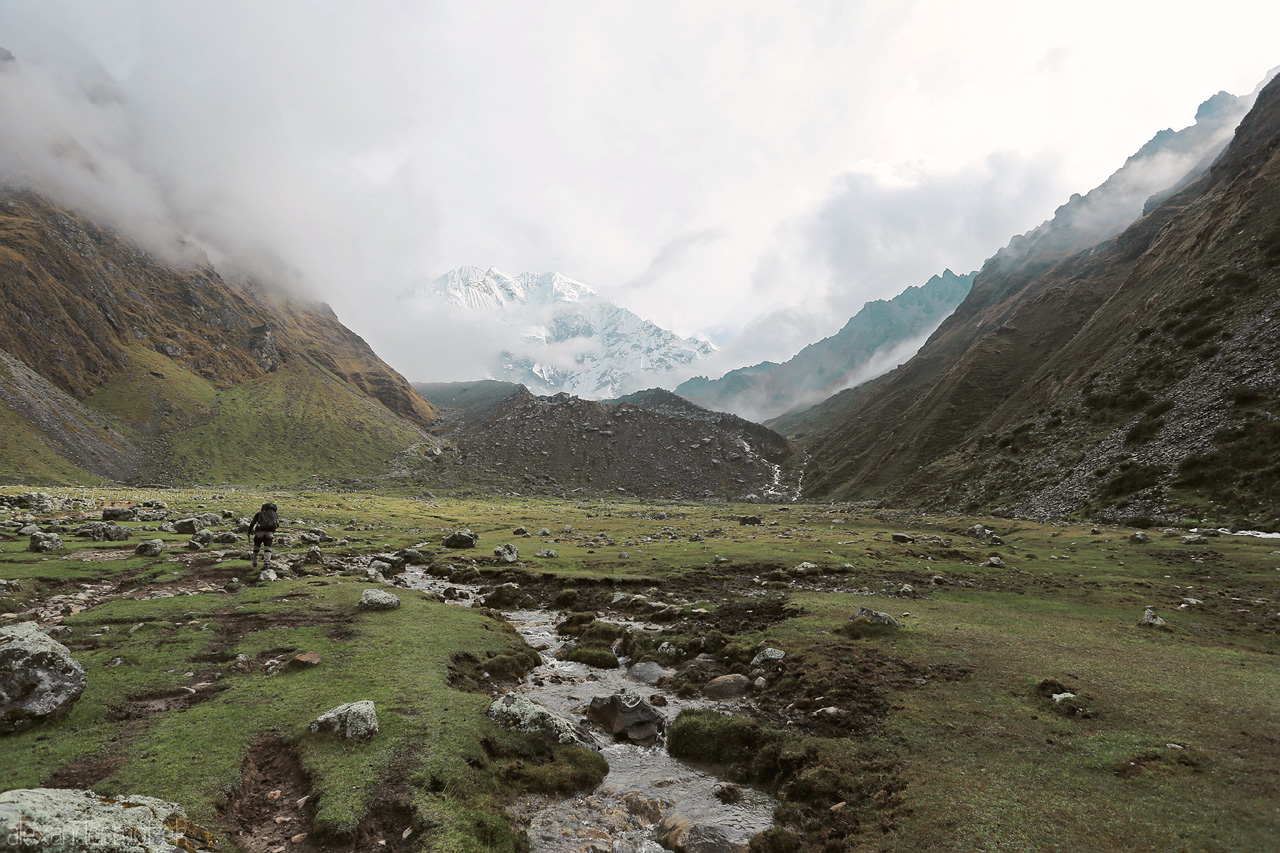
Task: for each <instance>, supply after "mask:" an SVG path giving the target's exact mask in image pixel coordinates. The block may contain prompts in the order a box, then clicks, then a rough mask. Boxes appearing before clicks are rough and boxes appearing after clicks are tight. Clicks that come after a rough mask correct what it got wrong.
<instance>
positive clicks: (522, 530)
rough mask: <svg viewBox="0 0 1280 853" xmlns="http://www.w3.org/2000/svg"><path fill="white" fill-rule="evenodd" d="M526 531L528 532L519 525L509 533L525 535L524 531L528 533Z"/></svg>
mask: <svg viewBox="0 0 1280 853" xmlns="http://www.w3.org/2000/svg"><path fill="white" fill-rule="evenodd" d="M528 532H529V531H528V530H527V529H525V528H524V527H523V526H521V527H517V528H516V529H515V530H513V531H511V535H512V536H524V535H525V534H526V533H528Z"/></svg>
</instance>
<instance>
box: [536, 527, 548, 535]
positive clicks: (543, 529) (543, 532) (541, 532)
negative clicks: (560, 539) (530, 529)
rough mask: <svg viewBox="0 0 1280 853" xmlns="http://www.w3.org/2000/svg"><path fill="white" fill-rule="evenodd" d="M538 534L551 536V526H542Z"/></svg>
mask: <svg viewBox="0 0 1280 853" xmlns="http://www.w3.org/2000/svg"><path fill="white" fill-rule="evenodd" d="M538 535H539V536H550V535H551V528H549V527H544V528H542V529H541V530H539V531H538Z"/></svg>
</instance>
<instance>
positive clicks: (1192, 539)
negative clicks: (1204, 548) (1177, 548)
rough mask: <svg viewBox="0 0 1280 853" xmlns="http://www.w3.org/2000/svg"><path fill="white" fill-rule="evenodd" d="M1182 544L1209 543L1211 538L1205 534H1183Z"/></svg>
mask: <svg viewBox="0 0 1280 853" xmlns="http://www.w3.org/2000/svg"><path fill="white" fill-rule="evenodd" d="M1182 544H1183V545H1208V544H1209V540H1208V538H1206V537H1204V536H1200V535H1198V534H1193V535H1191V536H1183V537H1182Z"/></svg>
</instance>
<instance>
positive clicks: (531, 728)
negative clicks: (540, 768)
mask: <svg viewBox="0 0 1280 853" xmlns="http://www.w3.org/2000/svg"><path fill="white" fill-rule="evenodd" d="M489 716H490V717H491V718H493V719H494V720H496V721H497V722H498V724H499V725H501V726H502V727H503V728H506V729H511V730H513V731H518V732H525V733H526V734H536V735H541V736H542V737H544V738H546V739H547V740H549V741H551V742H552V743H565V744H570V743H576V744H578V745H580V746H585V747H587V748H588V749H594V750H597V751H598V750H599V749H600V744H599V743H597V742H596V739H595V738H594V737H593V736H592V735H591V734H590V733H589V732H587V731H586V730H585V729H583V728H582V727H581V726H578V725H575V724H574V723H571V722H570V721H569V720H566V719H565V718H564V717H561V716H558V715H556V714H553V713H552V712H550V711H548V710H547V709H546V708H544V707H542V706H541V705H539V704H538V703H537V702H534V701H533V700H532V699H529V698H527V697H525V696H521V695H519V694H517V693H508V694H507V695H506V696H503V697H502V698H500V699H497V700H496V701H494V703H493V704H491V705H490V706H489Z"/></svg>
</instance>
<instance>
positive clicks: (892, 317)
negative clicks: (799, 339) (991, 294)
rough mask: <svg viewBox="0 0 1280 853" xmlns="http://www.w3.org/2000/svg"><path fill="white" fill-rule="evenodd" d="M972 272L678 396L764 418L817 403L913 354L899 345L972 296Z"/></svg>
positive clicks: (871, 306) (945, 276)
mask: <svg viewBox="0 0 1280 853" xmlns="http://www.w3.org/2000/svg"><path fill="white" fill-rule="evenodd" d="M973 275H974V274H973V273H969V274H968V275H956V274H955V273H953V272H952V271H951V270H946V271H945V272H943V273H942V275H935V276H934V277H933V278H931V279H929V281H927V282H926V283H925V284H924V285H922V286H920V287H908V288H907V289H906V290H904V291H903V292H902V293H900V294H898V295H897V296H895V297H894V298H893V299H889V300H883V299H877V300H875V301H873V302H868V303H867V304H866V305H864V306H863V307H862V310H860V311H859V312H858V313H857V314H855V315H854V316H853V317H852V318H851V319H850V320H849V322H848V323H846V324H845V325H844V328H842V329H841V330H840V331H839V332H837V333H836V334H834V335H832V336H831V337H829V338H823V339H822V340H820V341H818V342H817V343H814V344H810V345H809V346H807V347H805V348H804V349H802V350H801V351H800V352H799V353H797V354H796V355H795V356H793V357H792V358H790V359H788V360H787V361H786V362H784V363H782V364H774V363H772V362H764V363H761V364H756V365H752V366H751V367H743V368H740V369H738V370H731V371H730V372H728V373H726V374H725V375H724V376H723V377H721V378H720V379H707V377H705V376H697V377H694V378H693V379H690V380H688V381H687V382H683V383H681V384H680V385H679V386H678V387H677V388H676V393H677V394H679V395H680V396H682V397H685V398H686V399H689V400H692V401H693V402H695V403H697V404H698V405H700V406H705V407H707V408H709V409H717V410H719V411H724V412H733V413H734V414H738V415H742V416H743V417H747V418H752V419H753V420H761V421H763V420H765V419H767V418H771V417H776V416H777V415H780V414H782V413H783V412H786V411H788V410H790V409H793V408H796V407H799V406H805V405H809V404H812V403H813V402H814V401H816V400H821V399H823V398H825V397H829V396H831V395H832V394H835V393H836V392H838V391H840V390H842V389H844V388H847V387H850V386H851V385H855V384H857V383H859V382H862V381H865V380H866V379H869V378H871V376H873V375H874V374H875V373H878V372H883V371H884V370H887V369H888V368H890V367H892V366H893V364H885V365H883V366H882V367H878V366H877V365H876V364H875V361H876V360H877V358H876V357H877V356H880V355H886V356H887V355H888V354H889V353H891V352H893V353H894V354H896V355H900V356H901V357H902V358H906V357H908V356H910V355H911V353H910V352H902V353H897V352H896V350H897V349H898V348H899V347H902V346H908V347H909V346H911V345H912V344H913V342H914V343H915V344H916V345H918V343H919V342H920V339H921V338H922V337H923V336H925V335H927V334H928V333H930V332H932V331H933V330H934V329H936V328H937V327H938V324H939V323H941V322H942V321H943V319H945V318H946V316H947V315H948V314H950V313H951V312H952V311H954V310H955V308H956V306H957V305H959V304H960V302H961V300H963V299H964V297H965V295H966V294H968V292H969V287H970V286H971V285H972V283H973ZM894 364H896V362H894Z"/></svg>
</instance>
